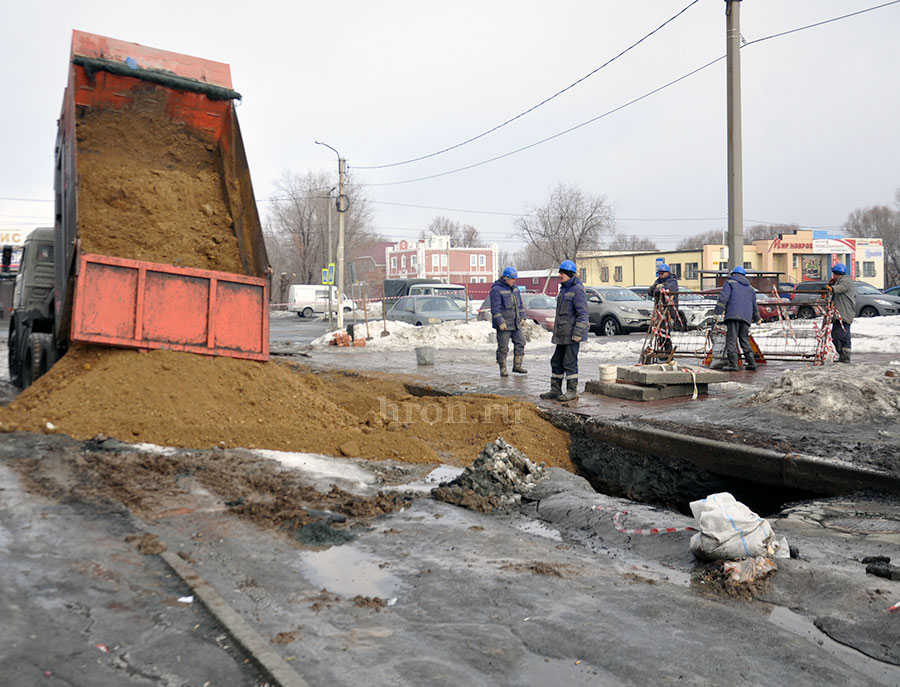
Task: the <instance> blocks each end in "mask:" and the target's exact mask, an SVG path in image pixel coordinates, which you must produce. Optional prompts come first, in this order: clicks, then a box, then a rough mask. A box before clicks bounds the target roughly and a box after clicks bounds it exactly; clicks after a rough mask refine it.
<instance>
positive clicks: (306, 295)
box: [287, 284, 355, 317]
mask: <svg viewBox="0 0 900 687" xmlns="http://www.w3.org/2000/svg"><path fill="white" fill-rule="evenodd" d="M329 288H331V310H332V312H337V308H336V305H337V287H335V286H332V287H328V286H324V285H322V284H291V287H290V289H288V307H287V309H288V312H295V313H297V315H298V316H300V317H312V316H313V315H314V314H315V313H326V312H328V289H329ZM354 309H355V306H354V305H353V300H352V299H351V298H350V297H349V296H348V295H347V294H346V293H345V294H344V312H352V311H353V310H354Z"/></svg>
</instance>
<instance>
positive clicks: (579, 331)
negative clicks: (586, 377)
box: [541, 260, 589, 401]
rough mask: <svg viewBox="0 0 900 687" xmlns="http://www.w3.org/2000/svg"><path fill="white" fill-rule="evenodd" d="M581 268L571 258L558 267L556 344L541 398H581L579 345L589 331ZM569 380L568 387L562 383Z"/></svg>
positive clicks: (554, 326)
mask: <svg viewBox="0 0 900 687" xmlns="http://www.w3.org/2000/svg"><path fill="white" fill-rule="evenodd" d="M577 272H578V268H577V267H576V266H575V263H574V262H572V261H571V260H563V261H562V263H561V264H560V266H559V281H560V286H559V294H558V295H557V296H556V320H555V321H554V323H553V339H552V340H551V341H552V343H554V344H556V350H555V351H554V352H553V357H551V358H550V372H551V374H550V391H545V392H544V393H542V394H541V398H547V399H556V400H558V401H574V400H575V399H576V398H578V347H579V345H580V343H581V340H582V339H584V338H585V337H586V336H587V334H588V327H589V321H588V303H587V294H586V293H585V292H584V284H582V283H581V280H580V279H579V278H578V277H576V276H575V275H576V274H577ZM563 379H565V380H566V390H565V392H563V390H562V383H563Z"/></svg>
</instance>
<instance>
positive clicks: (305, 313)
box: [299, 308, 313, 317]
mask: <svg viewBox="0 0 900 687" xmlns="http://www.w3.org/2000/svg"><path fill="white" fill-rule="evenodd" d="M299 315H300V317H312V316H313V309H312V308H303V312H302V313H299Z"/></svg>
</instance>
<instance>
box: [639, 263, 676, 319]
mask: <svg viewBox="0 0 900 687" xmlns="http://www.w3.org/2000/svg"><path fill="white" fill-rule="evenodd" d="M663 289H665V291H666V293H663V291H662V290H663ZM647 298H652V299H653V302H654V303H661V304H662V305H663V306H665V307H666V309H667V312H668V315H669V318H670V322H671V323H672V326H674V327H675V328H676V329H682V326H681V325H682V322H681V317H680V316H679V314H678V278H677V277H676V276H675V275H674V274H672V271H671V270H670V269H669V266H668V265H667V264H666V263H664V262H661V263H659V265H657V266H656V281H655V282H653V283H652V284H651V285H650V288H649V289H647Z"/></svg>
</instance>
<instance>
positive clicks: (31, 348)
mask: <svg viewBox="0 0 900 687" xmlns="http://www.w3.org/2000/svg"><path fill="white" fill-rule="evenodd" d="M42 348H43V347H42V346H41V340H40V338H39V337H38V335H37V334H32V335H31V336H30V337H28V340H27V341H26V342H25V350H24V352H23V354H22V388H23V389H27V388H28V387H30V386H31V385H32V384H33V383H34V380H35V379H37V378H38V377H40V376H41V373H40V364H41V354H42Z"/></svg>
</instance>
